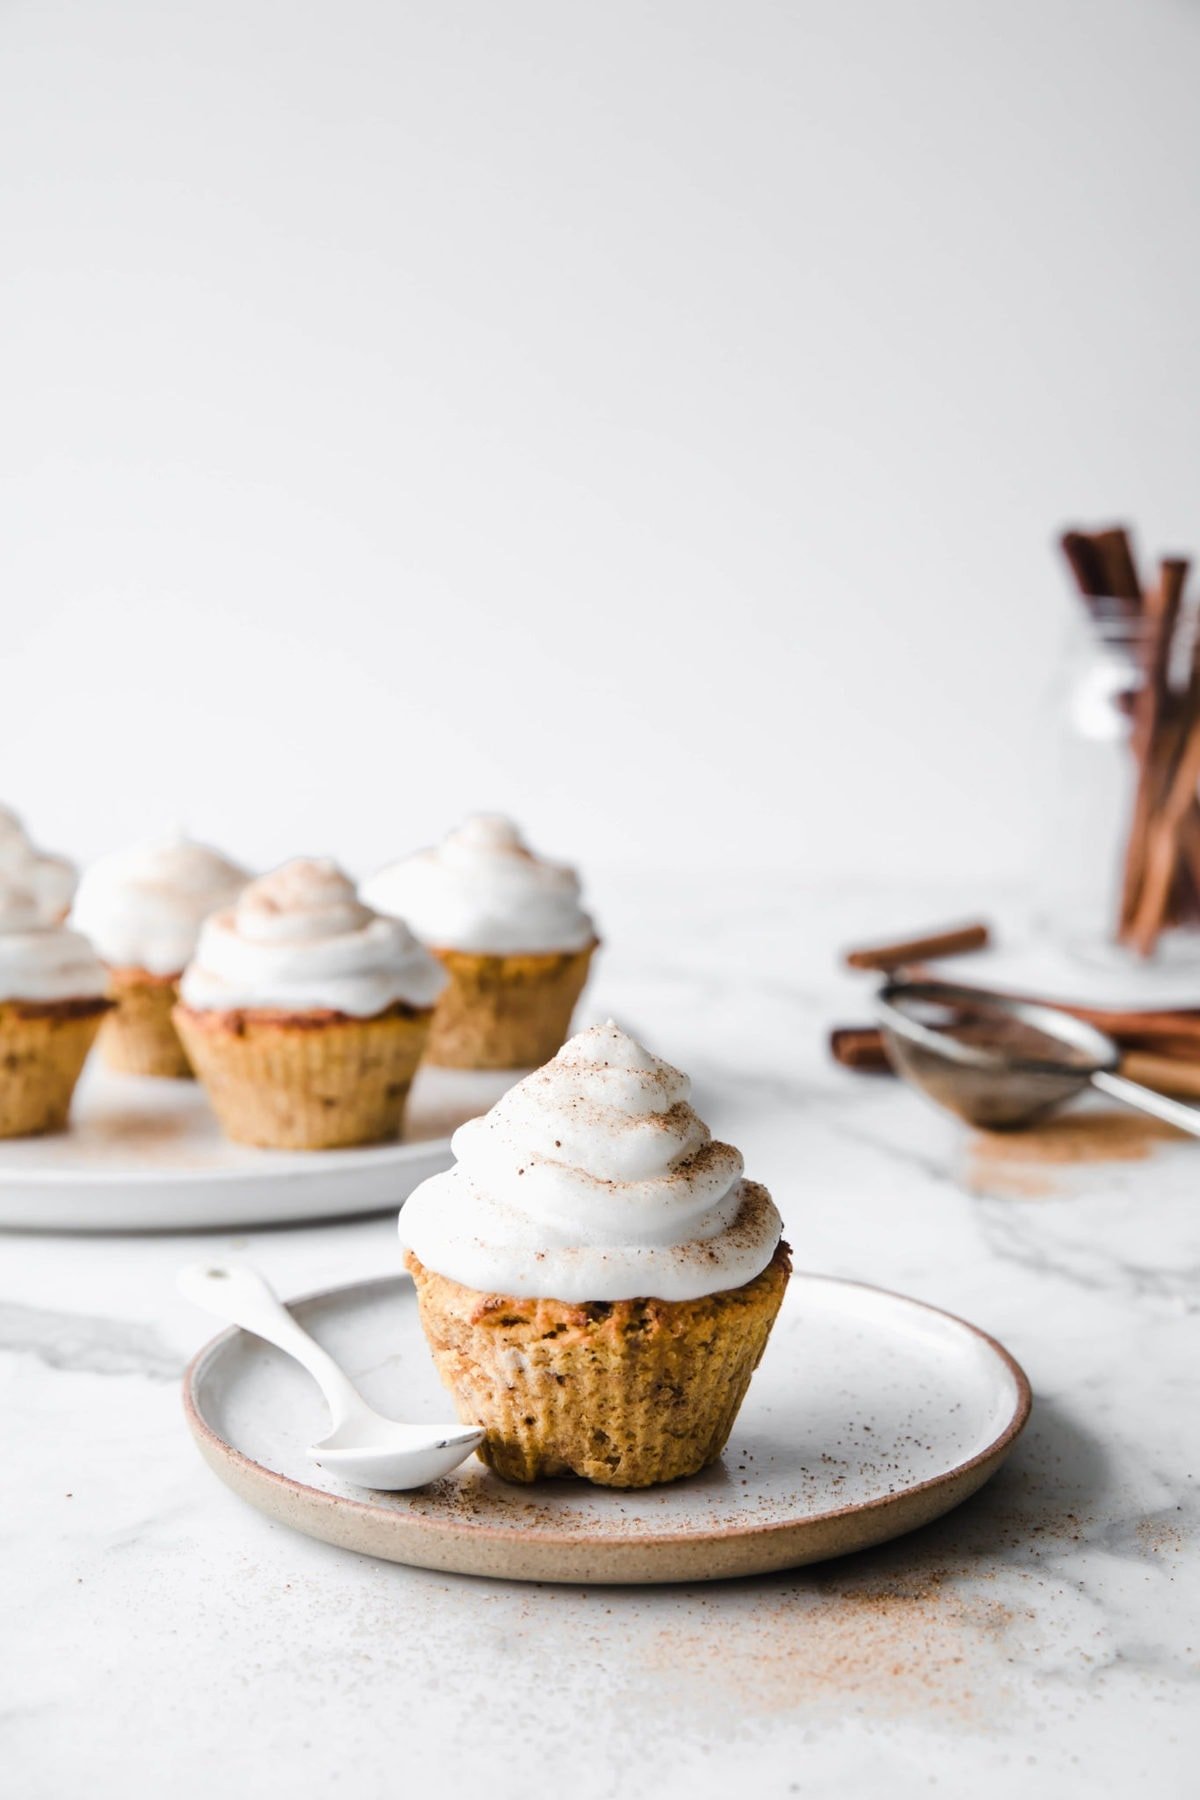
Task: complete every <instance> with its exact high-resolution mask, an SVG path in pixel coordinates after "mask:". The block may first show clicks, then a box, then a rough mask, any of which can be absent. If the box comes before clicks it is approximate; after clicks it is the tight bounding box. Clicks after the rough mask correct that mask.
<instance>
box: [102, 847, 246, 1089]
mask: <svg viewBox="0 0 1200 1800" xmlns="http://www.w3.org/2000/svg"><path fill="white" fill-rule="evenodd" d="M249 879H250V876H249V874H248V873H247V872H246V870H245V869H239V868H238V866H237V864H236V863H232V862H230V861H229V859H228V858H227V857H224V856H222V855H221V854H220V853H219V852H218V851H216V850H210V849H209V848H208V846H207V845H206V844H196V843H193V842H192V841H191V840H190V839H189V838H186V837H183V836H178V835H177V836H172V837H168V838H164V839H162V840H161V841H160V842H156V843H148V844H139V845H136V846H135V847H134V848H133V849H130V850H114V851H111V852H110V853H109V854H108V855H107V856H102V857H100V858H99V859H98V860H97V861H96V862H94V863H92V864H90V866H89V867H88V868H87V869H85V871H84V874H83V879H82V881H81V882H80V884H79V892H78V894H77V895H76V897H75V907H74V911H73V913H72V923H73V924H74V925H76V926H78V928H79V930H80V931H82V932H84V933H85V934H86V935H87V936H88V937H89V938H90V939H91V940H92V943H93V944H94V945H95V947H96V949H97V951H98V952H99V954H100V956H101V958H102V959H103V961H104V962H105V963H106V964H107V966H108V979H109V993H110V995H111V996H112V998H113V999H114V1000H115V1001H116V1003H117V1005H116V1010H115V1012H113V1013H112V1015H111V1016H110V1017H109V1018H108V1019H106V1020H105V1022H104V1028H103V1030H102V1031H101V1034H100V1048H101V1050H102V1051H103V1052H104V1059H105V1061H106V1062H107V1064H108V1066H109V1067H110V1068H111V1069H119V1070H121V1071H122V1072H123V1073H124V1074H127V1075H174V1076H187V1075H190V1074H191V1073H192V1069H191V1065H190V1063H189V1062H188V1059H187V1055H186V1053H185V1051H184V1048H183V1045H182V1044H181V1043H180V1041H179V1034H178V1033H177V1032H176V1030H175V1027H174V1025H173V1024H172V1022H171V1010H172V1008H173V1007H174V1005H175V1002H176V1000H178V998H179V980H180V976H181V975H182V973H183V970H184V967H185V965H186V964H187V963H188V961H189V960H190V958H191V955H192V952H193V951H194V950H195V948H196V940H197V938H198V937H199V935H200V927H201V925H202V924H203V922H204V920H205V919H206V918H207V917H208V915H209V913H212V912H216V910H217V909H218V907H222V906H228V905H229V904H230V902H231V901H233V900H235V899H236V898H237V896H238V894H239V893H240V892H241V890H242V888H244V887H245V885H246V883H247V882H248V881H249Z"/></svg>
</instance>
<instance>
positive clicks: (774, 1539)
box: [184, 1275, 1030, 1582]
mask: <svg viewBox="0 0 1200 1800" xmlns="http://www.w3.org/2000/svg"><path fill="white" fill-rule="evenodd" d="M294 1310H295V1312H296V1315H297V1317H298V1318H300V1319H301V1320H303V1322H304V1324H305V1325H306V1326H307V1327H308V1329H309V1330H310V1331H311V1332H312V1333H313V1335H314V1336H315V1337H316V1338H318V1339H319V1340H320V1341H321V1342H322V1343H323V1344H325V1345H326V1347H327V1348H328V1349H329V1350H330V1351H331V1352H332V1353H333V1355H334V1356H335V1357H336V1358H337V1359H338V1360H339V1361H340V1362H341V1363H342V1365H343V1367H344V1368H346V1369H347V1370H348V1371H349V1373H350V1374H351V1375H352V1376H353V1378H354V1380H355V1382H356V1383H357V1384H358V1386H359V1387H360V1388H361V1389H362V1392H363V1393H364V1394H365V1396H366V1398H367V1399H368V1400H369V1401H370V1403H371V1404H372V1405H373V1406H376V1407H378V1408H379V1410H380V1411H381V1412H384V1413H390V1414H392V1415H393V1416H395V1417H397V1418H411V1419H429V1420H434V1419H444V1418H445V1417H446V1412H447V1407H446V1397H445V1394H444V1393H443V1392H442V1390H441V1388H440V1386H439V1384H438V1380H437V1376H436V1374H435V1373H434V1369H433V1365H432V1363H431V1362H430V1360H429V1357H428V1354H427V1352H426V1350H425V1345H424V1341H423V1339H422V1337H421V1332H420V1327H419V1325H418V1322H417V1307H416V1296H415V1292H414V1290H413V1288H412V1285H411V1283H410V1282H409V1281H408V1280H407V1279H406V1278H403V1277H401V1278H389V1279H387V1280H382V1281H372V1282H365V1283H361V1284H359V1285H356V1286H354V1287H346V1288H337V1289H334V1290H333V1291H331V1292H329V1293H325V1294H317V1295H315V1296H313V1297H312V1298H310V1299H307V1300H303V1301H300V1302H298V1303H297V1304H296V1306H295V1308H294ZM184 1406H185V1410H186V1412H187V1416H188V1422H189V1424H190V1426H191V1429H192V1432H193V1434H194V1435H195V1438H196V1441H197V1443H198V1444H199V1446H200V1450H201V1452H202V1454H203V1455H204V1457H205V1459H206V1461H207V1462H208V1463H209V1464H210V1465H211V1466H212V1468H213V1469H214V1470H215V1471H216V1473H217V1474H218V1475H219V1476H220V1477H221V1479H222V1480H223V1481H225V1482H227V1483H228V1484H229V1486H230V1487H231V1488H233V1490H234V1492H235V1493H237V1494H240V1495H241V1497H242V1498H243V1499H244V1500H248V1501H249V1502H250V1503H251V1505H253V1506H256V1507H258V1508H259V1509H260V1510H261V1511H262V1512H265V1513H267V1514H268V1515H269V1516H270V1517H272V1518H274V1519H279V1520H281V1521H282V1522H283V1523H285V1524H287V1525H291V1526H294V1527H295V1528H296V1529H297V1530H299V1531H305V1532H308V1533H309V1534H310V1535H311V1536H312V1537H318V1538H324V1539H326V1540H327V1541H328V1542H329V1543H332V1544H338V1545H340V1546H342V1547H343V1548H345V1549H348V1550H357V1551H365V1552H367V1553H368V1554H369V1555H372V1556H382V1557H387V1558H389V1559H390V1560H391V1561H393V1562H405V1563H415V1564H417V1565H419V1566H420V1567H422V1568H429V1569H452V1570H457V1571H458V1572H460V1573H462V1574H466V1575H494V1576H503V1577H507V1578H509V1579H513V1580H519V1581H573V1582H654V1581H702V1580H709V1579H715V1578H717V1577H722V1576H730V1575H751V1574H761V1573H763V1572H765V1571H767V1570H771V1569H782V1568H788V1567H791V1566H793V1565H795V1564H797V1563H805V1562H816V1561H819V1560H820V1559H822V1558H824V1557H829V1556H841V1555H844V1554H845V1553H846V1552H847V1551H849V1550H861V1549H864V1548H866V1546H868V1545H870V1544H878V1543H882V1542H883V1541H884V1540H885V1539H887V1538H892V1537H898V1536H899V1535H900V1534H901V1533H903V1532H906V1531H911V1530H913V1529H914V1527H915V1526H918V1525H924V1524H927V1523H928V1521H929V1520H930V1519H934V1518H937V1517H938V1515H939V1514H940V1513H944V1512H947V1511H949V1509H950V1508H951V1507H952V1506H957V1505H958V1503H959V1502H960V1501H961V1500H965V1499H966V1498H967V1496H968V1494H972V1493H974V1492H975V1490H976V1488H978V1487H980V1486H981V1485H982V1483H983V1482H985V1481H986V1480H987V1478H988V1476H989V1475H991V1474H992V1473H993V1472H994V1471H995V1470H996V1469H997V1468H998V1467H999V1465H1000V1463H1001V1462H1002V1461H1003V1460H1004V1458H1005V1456H1007V1454H1008V1452H1009V1451H1010V1450H1011V1448H1012V1446H1013V1444H1014V1442H1015V1440H1016V1438H1017V1436H1018V1434H1019V1432H1020V1431H1021V1428H1022V1427H1023V1425H1024V1424H1025V1421H1026V1419H1027V1417H1028V1415H1029V1406H1030V1395H1029V1383H1028V1382H1027V1381H1026V1379H1025V1376H1024V1375H1023V1373H1022V1372H1021V1370H1020V1368H1019V1367H1018V1366H1017V1364H1016V1363H1015V1362H1014V1361H1013V1359H1012V1357H1011V1356H1009V1354H1008V1352H1007V1351H1006V1350H1004V1349H1002V1348H1001V1346H1000V1345H999V1344H997V1343H995V1342H994V1340H993V1339H991V1338H989V1337H986V1336H985V1335H984V1334H983V1332H981V1331H977V1330H976V1329H975V1327H974V1326H972V1325H966V1324H964V1323H963V1322H962V1320H961V1319H955V1318H952V1317H951V1316H950V1315H949V1314H948V1313H942V1312H937V1311H935V1310H934V1309H933V1308H932V1307H928V1306H923V1305H921V1304H919V1303H918V1302H917V1301H915V1300H905V1299H902V1298H901V1297H900V1296H899V1295H898V1294H888V1293H884V1292H883V1291H882V1290H881V1289H878V1288H869V1287H862V1286H859V1285H858V1284H857V1283H854V1282H847V1281H834V1280H829V1279H825V1278H822V1277H820V1276H814V1275H799V1276H796V1277H794V1278H793V1280H792V1282H791V1284H790V1287H789V1290H788V1295H787V1299H786V1300H785V1302H784V1306H783V1310H782V1312H781V1313H780V1316H779V1320H778V1323H777V1324H776V1327H775V1331H774V1333H773V1334H772V1337H771V1341H770V1344H769V1345H768V1347H767V1353H766V1356H765V1357H764V1359H763V1362H762V1365H761V1367H760V1368H759V1370H758V1373H757V1374H756V1375H755V1377H754V1380H753V1382H752V1383H751V1386H750V1393H749V1396H748V1398H747V1400H746V1404H745V1406H744V1407H743V1408H742V1412H741V1414H740V1416H739V1418H738V1422H737V1424H736V1426H735V1427H734V1432H733V1436H732V1438H731V1439H730V1442H729V1446H728V1448H727V1450H726V1452H725V1456H724V1458H723V1459H722V1461H721V1462H720V1463H718V1464H717V1465H716V1466H715V1467H713V1468H712V1469H709V1470H706V1471H705V1472H704V1473H703V1474H700V1475H697V1476H694V1477H693V1478H692V1479H691V1480H689V1481H682V1482H675V1483H673V1484H671V1485H669V1486H667V1487H661V1488H649V1489H645V1490H642V1491H639V1492H619V1491H617V1490H614V1489H604V1488H596V1487H591V1486H589V1485H587V1484H586V1483H584V1482H575V1481H547V1482H540V1483H538V1484H537V1485H536V1486H533V1487H524V1488H522V1487H512V1486H508V1485H506V1484H505V1483H504V1482H502V1481H499V1480H497V1478H496V1477H495V1476H494V1475H492V1474H491V1473H490V1472H489V1471H488V1470H487V1469H485V1468H484V1466H483V1465H482V1464H481V1463H480V1462H479V1461H478V1460H477V1459H475V1458H472V1459H471V1461H470V1462H468V1463H465V1464H464V1465H463V1466H462V1467H461V1468H460V1469H456V1470H455V1471H454V1473H453V1474H452V1475H450V1476H448V1477H447V1479H446V1480H444V1481H440V1482H437V1483H435V1484H434V1485H433V1486H431V1487H428V1488H425V1489H422V1490H420V1491H418V1492H416V1493H412V1494H379V1493H374V1492H371V1491H369V1490H365V1489H361V1488H353V1487H350V1486H349V1485H346V1484H342V1483H340V1482H338V1481H337V1480H335V1479H334V1478H333V1477H331V1476H328V1475H326V1474H325V1473H324V1471H322V1470H320V1469H318V1468H317V1466H316V1464H315V1463H313V1462H311V1461H310V1460H309V1458H308V1456H307V1454H306V1446H307V1445H308V1444H311V1443H313V1442H315V1440H316V1439H318V1438H319V1437H321V1436H322V1435H323V1434H324V1432H325V1431H326V1430H327V1429H328V1426H327V1423H326V1418H325V1411H324V1406H323V1404H322V1402H321V1399H320V1397H319V1395H318V1393H317V1391H316V1389H315V1388H314V1387H313V1385H312V1382H311V1381H310V1380H309V1378H308V1377H307V1376H306V1375H305V1374H304V1372H303V1370H301V1369H300V1368H299V1367H298V1366H297V1365H296V1364H295V1363H293V1362H291V1361H290V1360H289V1359H288V1358H287V1357H285V1356H283V1355H281V1354H280V1353H279V1352H278V1351H276V1350H272V1349H270V1348H269V1347H268V1346H267V1345H265V1344H263V1343H262V1342H261V1340H259V1339H258V1338H255V1337H253V1336H251V1335H250V1334H249V1333H247V1332H245V1331H239V1330H234V1331H228V1332H225V1333H224V1334H223V1335H222V1336H221V1337H219V1338H216V1339H215V1340H214V1341H213V1342H212V1343H211V1344H209V1345H208V1347H207V1348H206V1349H204V1350H202V1351H201V1352H200V1354H199V1355H198V1356H197V1357H196V1359H195V1361H194V1362H193V1363H192V1365H191V1367H190V1369H189V1370H188V1372H187V1375H186V1376H185V1378H184Z"/></svg>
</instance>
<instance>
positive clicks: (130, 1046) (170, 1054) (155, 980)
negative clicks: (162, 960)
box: [100, 969, 192, 1080]
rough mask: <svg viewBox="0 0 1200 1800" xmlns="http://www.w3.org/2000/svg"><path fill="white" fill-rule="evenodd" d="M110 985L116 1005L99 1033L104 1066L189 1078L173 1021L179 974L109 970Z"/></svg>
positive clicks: (189, 1067)
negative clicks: (172, 1015)
mask: <svg viewBox="0 0 1200 1800" xmlns="http://www.w3.org/2000/svg"><path fill="white" fill-rule="evenodd" d="M108 983H109V988H108V991H109V993H110V994H111V995H112V998H113V999H114V1000H115V1001H116V1003H117V1004H116V1009H115V1011H113V1012H112V1013H110V1014H109V1016H108V1018H107V1019H106V1020H105V1021H104V1027H103V1029H102V1031H101V1033H100V1050H101V1053H102V1055H103V1057H104V1061H105V1064H106V1066H107V1067H108V1068H110V1069H115V1070H116V1071H117V1072H118V1073H120V1074H122V1075H161V1076H172V1077H174V1078H175V1079H176V1080H181V1079H186V1078H187V1077H189V1076H190V1075H191V1073H192V1065H191V1063H190V1062H189V1061H188V1059H187V1052H186V1051H185V1049H184V1047H183V1045H182V1044H181V1043H180V1041H179V1033H178V1032H177V1031H176V1029H175V1026H174V1023H173V1022H172V1019H171V1013H172V1010H173V1008H174V1006H175V1002H176V1001H177V1000H178V998H179V977H178V975H152V974H151V973H150V971H149V970H148V969H110V970H109V971H108Z"/></svg>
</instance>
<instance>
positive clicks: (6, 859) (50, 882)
mask: <svg viewBox="0 0 1200 1800" xmlns="http://www.w3.org/2000/svg"><path fill="white" fill-rule="evenodd" d="M0 878H2V879H5V880H8V881H11V882H14V883H16V885H17V886H18V887H21V888H24V889H26V890H27V891H28V892H29V893H31V894H32V895H33V897H34V899H35V900H36V902H37V904H38V907H39V909H40V911H41V912H42V914H43V916H44V917H45V918H47V919H49V920H51V921H58V920H60V919H65V918H66V916H67V914H68V913H69V912H70V910H71V896H72V895H73V894H74V892H75V883H76V879H77V876H76V870H75V865H74V863H72V862H68V861H67V859H66V857H65V856H51V855H49V854H48V852H47V851H45V850H39V849H37V847H36V846H35V845H34V844H33V843H32V842H31V840H30V837H29V834H28V832H27V831H26V830H25V827H24V825H22V823H21V821H20V819H19V818H18V817H17V815H16V813H15V812H11V811H10V810H9V808H8V807H7V806H0Z"/></svg>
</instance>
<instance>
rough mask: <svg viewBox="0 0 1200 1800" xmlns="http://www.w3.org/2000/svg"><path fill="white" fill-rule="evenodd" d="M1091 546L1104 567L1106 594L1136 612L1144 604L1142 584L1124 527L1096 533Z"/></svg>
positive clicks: (1115, 527) (1116, 526) (1128, 609)
mask: <svg viewBox="0 0 1200 1800" xmlns="http://www.w3.org/2000/svg"><path fill="white" fill-rule="evenodd" d="M1091 536H1092V543H1093V545H1094V547H1095V550H1096V553H1097V555H1098V556H1099V557H1100V560H1101V562H1102V564H1103V566H1104V572H1105V576H1106V579H1107V591H1108V593H1109V594H1111V596H1112V598H1113V599H1114V600H1119V601H1121V602H1122V603H1123V605H1124V608H1125V610H1126V611H1128V612H1137V611H1138V609H1139V608H1140V606H1141V603H1142V584H1141V582H1140V581H1139V580H1138V572H1137V564H1136V563H1135V562H1134V560H1133V545H1132V543H1131V542H1130V537H1129V533H1128V531H1127V530H1126V529H1125V527H1124V526H1123V525H1113V526H1111V527H1110V528H1109V529H1108V530H1107V531H1094V532H1093V533H1092V534H1091Z"/></svg>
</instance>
